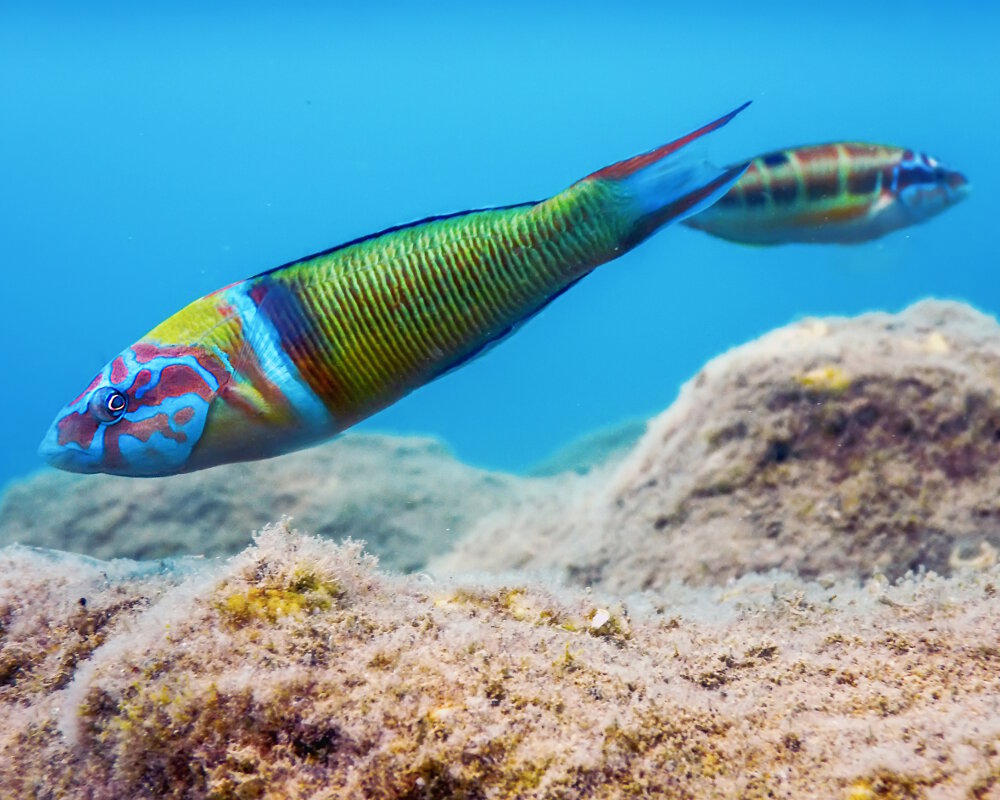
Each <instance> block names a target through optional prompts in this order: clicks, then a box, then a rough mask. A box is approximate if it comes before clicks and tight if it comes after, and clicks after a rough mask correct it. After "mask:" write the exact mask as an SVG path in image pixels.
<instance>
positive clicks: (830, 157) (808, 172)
mask: <svg viewBox="0 0 1000 800" xmlns="http://www.w3.org/2000/svg"><path fill="white" fill-rule="evenodd" d="M968 192H969V184H968V181H967V180H966V179H965V176H963V175H962V174H961V173H960V172H955V171H953V170H950V169H948V168H946V167H945V166H944V165H942V164H941V163H940V162H939V161H938V160H937V159H935V158H933V157H932V156H928V155H925V154H922V153H916V152H914V151H912V150H906V149H904V148H902V147H890V146H886V145H878V144H863V143H859V142H839V143H834V144H821V145H810V146H807V147H795V148H789V149H786V150H776V151H774V152H771V153H767V154H765V155H761V156H757V157H756V158H754V159H752V160H751V161H750V167H749V168H748V169H747V171H746V173H744V175H743V177H741V178H740V180H739V181H737V183H736V184H735V185H734V186H733V188H732V189H730V190H729V191H728V192H727V193H726V194H725V195H723V196H722V197H721V198H720V199H719V201H718V202H717V203H716V204H715V205H713V206H711V207H710V208H708V209H705V210H704V211H702V212H700V213H699V214H696V215H694V216H692V217H690V218H688V219H686V220H684V224H685V225H688V226H690V227H692V228H697V229H699V230H702V231H705V232H706V233H709V234H712V235H713V236H718V237H719V238H722V239H728V240H730V241H733V242H740V243H742V244H788V243H792V242H806V243H837V244H853V243H857V242H866V241H869V240H871V239H877V238H879V237H880V236H884V235H885V234H887V233H889V232H891V231H894V230H897V229H899V228H905V227H907V226H909V225H915V224H917V223H919V222H923V221H925V220H927V219H929V218H930V217H932V216H934V215H935V214H939V213H940V212H942V211H944V210H945V209H946V208H948V207H949V206H952V205H954V204H955V203H957V202H959V201H960V200H962V199H963V198H964V197H965V196H966V195H967V194H968Z"/></svg>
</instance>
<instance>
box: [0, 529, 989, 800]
mask: <svg viewBox="0 0 1000 800" xmlns="http://www.w3.org/2000/svg"><path fill="white" fill-rule="evenodd" d="M998 579H1000V569H998V568H997V567H991V568H989V569H986V570H984V571H981V572H978V573H971V574H969V575H968V576H966V577H955V578H950V579H945V578H939V577H936V576H924V577H922V578H919V579H911V580H908V581H905V582H902V583H900V584H898V585H895V586H893V585H889V584H888V583H887V582H886V581H885V580H881V579H880V580H875V581H872V582H870V583H869V584H868V585H866V586H864V587H860V588H859V587H857V586H855V585H852V584H850V583H840V584H834V585H831V584H826V585H825V586H824V585H820V584H818V583H813V582H807V581H803V580H802V579H800V578H797V577H795V576H790V575H771V576H767V577H763V576H748V577H745V578H742V579H740V580H738V581H736V582H734V583H732V584H731V585H730V586H728V587H725V588H718V587H701V588H698V587H681V586H678V585H670V586H666V587H664V590H663V591H662V592H661V593H660V594H658V595H656V596H652V595H650V596H647V597H645V598H633V599H631V600H628V601H627V602H622V601H621V600H616V599H613V598H608V597H605V596H602V595H599V594H595V593H589V592H584V591H581V590H560V591H556V590H552V589H546V588H542V587H540V586H539V585H537V584H533V583H531V582H530V581H527V580H523V579H519V580H516V581H513V582H512V581H504V582H499V581H498V582H493V583H486V584H483V583H474V582H468V581H461V582H452V581H449V582H432V581H430V580H429V579H427V578H426V577H405V578H404V577H389V576H387V575H385V574H382V573H380V572H379V571H378V569H377V567H376V564H375V562H374V559H372V558H371V557H368V556H366V555H364V554H363V553H362V551H361V549H360V547H359V546H358V545H357V544H354V543H347V544H343V545H337V544H334V543H332V542H329V541H327V540H322V539H317V538H311V537H306V536H301V535H299V534H296V533H294V532H291V531H289V530H288V529H287V527H284V526H279V527H277V528H273V529H269V530H267V531H265V532H264V533H263V534H261V535H259V536H258V537H257V539H256V542H255V544H254V545H253V546H251V547H249V548H248V549H247V550H245V551H244V552H242V553H241V554H239V555H237V556H235V557H233V558H232V559H231V560H229V561H228V562H220V561H210V560H201V561H198V560H194V559H188V560H184V561H181V562H176V563H173V564H130V563H128V562H116V563H111V564H104V563H101V562H95V561H93V560H86V559H81V558H80V557H77V556H67V555H62V556H59V555H47V554H42V553H39V552H37V551H32V550H29V549H27V548H7V549H6V550H3V551H0V664H4V665H6V666H5V667H4V672H3V676H2V679H0V712H2V713H3V715H4V720H5V724H4V726H2V728H0V796H4V797H66V798H88V800H103V799H104V798H121V797H136V798H138V797H209V798H246V797H257V798H263V797H268V798H307V797H308V798H327V797H328V798H341V797H343V798H347V797H379V798H385V799H386V800H394V799H400V798H452V797H464V798H560V799H562V798H564V799H565V800H571V798H579V797H609V798H610V797H635V796H647V797H654V796H655V797H670V798H674V797H676V798H700V797H708V796H727V797H736V796H739V797H804V796H823V797H848V796H849V797H867V796H901V797H923V796H931V795H941V796H960V795H964V794H966V793H970V792H972V793H975V792H978V793H979V795H981V796H986V794H987V793H988V792H989V791H990V790H991V789H990V787H994V788H995V786H996V785H997V781H998V779H1000V757H998V756H997V750H996V747H995V742H996V740H997V737H998V736H1000V717H997V715H996V713H995V709H994V708H993V705H994V703H993V700H994V698H995V697H996V691H997V680H996V674H997V667H998V665H1000V655H998V653H997V649H996V647H993V646H992V645H991V644H990V643H995V642H997V641H1000V599H998V597H997V591H996V588H995V587H996V583H997V580H998ZM81 600H85V601H86V602H85V603H81V602H80V601H81ZM890 790H891V791H890ZM904 790H905V791H904ZM891 792H896V794H895V795H893V794H892V793H891Z"/></svg>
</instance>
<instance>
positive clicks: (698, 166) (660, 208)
mask: <svg viewBox="0 0 1000 800" xmlns="http://www.w3.org/2000/svg"><path fill="white" fill-rule="evenodd" d="M748 105H750V103H749V102H746V103H744V104H743V105H741V106H740V107H739V108H737V109H735V110H733V111H730V112H729V113H728V114H726V115H725V116H722V117H719V118H718V119H717V120H715V121H713V122H710V123H708V124H707V125H703V126H702V127H700V128H698V129H697V130H695V131H692V132H691V133H689V134H687V135H686V136H682V137H680V138H679V139H675V140H674V141H672V142H669V143H668V144H665V145H663V146H661V147H658V148H656V149H655V150H650V151H649V152H648V153H643V154H642V155H638V156H633V157H632V158H628V159H625V160H624V161H619V162H618V163H617V164H612V165H611V166H609V167H604V169H600V170H598V171H597V172H595V173H593V174H591V175H588V176H587V177H586V178H584V180H585V181H586V180H598V181H608V182H611V183H615V184H618V188H619V189H620V190H623V192H624V194H625V196H626V197H627V198H628V200H629V201H631V203H632V204H633V206H634V213H635V215H636V222H635V231H634V234H633V237H634V238H633V241H631V242H630V243H629V244H630V245H635V244H638V243H639V242H641V241H642V240H643V239H645V238H646V237H647V236H649V235H651V234H652V233H653V232H654V231H656V229H657V228H660V227H662V226H663V225H666V224H667V223H669V222H673V221H676V220H680V219H684V218H685V217H689V216H691V215H693V214H697V213H698V212H699V211H701V210H703V209H705V208H707V207H708V206H710V205H712V203H714V202H715V201H716V200H718V199H719V198H720V197H721V196H722V195H723V194H725V193H726V192H727V191H728V190H729V187H730V186H732V185H733V184H734V183H735V182H736V181H737V180H739V178H740V176H741V175H742V174H743V173H744V172H745V171H746V169H747V167H748V166H749V165H750V164H749V162H747V163H743V164H736V165H734V166H730V167H713V166H712V165H711V164H708V163H706V162H699V161H697V160H695V159H692V158H688V157H686V155H687V154H684V153H681V154H678V155H674V154H675V153H677V151H679V150H681V149H682V148H684V147H685V146H686V145H688V144H690V143H691V142H694V141H696V140H697V139H700V138H701V137H702V136H704V135H705V134H708V133H711V132H712V131H715V130H718V129H719V128H721V127H722V126H723V125H725V124H726V123H727V122H729V121H730V120H731V119H732V118H733V117H735V116H736V115H737V114H739V113H740V112H741V111H742V110H743V109H745V108H746V107H747V106H748Z"/></svg>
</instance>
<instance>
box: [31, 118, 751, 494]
mask: <svg viewBox="0 0 1000 800" xmlns="http://www.w3.org/2000/svg"><path fill="white" fill-rule="evenodd" d="M745 107H746V105H744V106H741V107H740V108H738V109H736V110H735V111H733V112H731V113H729V114H727V115H725V116H723V117H721V118H719V119H717V120H715V121H714V122H711V123H709V124H708V125H705V126H704V127H702V128H699V129H698V130H696V131H694V132H693V133H691V134H688V135H687V136H683V137H681V138H680V139H677V140H675V141H673V142H671V143H669V144H666V145H663V146H662V147H660V148H658V149H656V150H653V151H650V152H649V153H646V154H643V155H639V156H635V157H633V158H630V159H627V160H625V161H621V162H619V163H617V164H613V165H611V166H609V167H605V168H604V169H601V170H599V171H597V172H595V173H593V174H592V175H589V176H588V177H586V178H584V179H582V180H580V181H578V182H576V183H575V184H573V185H572V186H571V187H569V188H568V189H566V190H565V191H563V192H561V193H559V194H557V195H555V196H554V197H552V198H550V199H548V200H545V201H542V202H537V203H536V202H532V203H523V204H520V205H515V206H509V207H503V208H494V209H487V210H480V211H470V212H464V213H460V214H456V215H451V216H447V217H437V218H431V219H427V220H423V221H421V222H417V223H414V224H411V225H404V226H401V227H397V228H392V229H389V230H387V231H383V232H382V233H379V234H375V235H373V236H370V237H365V238H363V239H360V240H356V241H353V242H349V243H347V244H345V245H341V246H339V247H336V248H333V249H332V250H328V251H325V252H322V253H318V254H316V255H313V256H309V257H307V258H304V259H300V260H299V261H295V262H292V263H289V264H285V265H284V266H281V267H278V268H276V269H273V270H270V271H268V272H265V273H262V274H260V275H257V276H256V277H253V278H250V279H247V280H244V281H241V282H239V283H235V284H232V285H230V286H227V287H225V288H223V289H220V290H218V291H216V292H214V293H212V294H210V295H207V296H205V297H203V298H201V299H199V300H196V301H195V302H193V303H191V304H190V305H189V306H187V307H186V308H184V309H183V310H181V311H180V312H178V313H177V314H175V315H173V316H172V317H170V318H169V319H167V320H166V321H164V322H163V323H161V324H160V325H158V326H157V327H156V328H154V329H153V330H152V331H150V333H148V334H147V335H146V336H144V337H143V338H142V339H141V340H140V341H138V342H136V343H135V344H134V345H132V346H131V347H129V348H127V349H126V350H125V351H124V352H122V353H121V355H119V356H118V357H116V358H115V359H113V360H112V361H111V362H110V363H109V364H107V365H106V366H105V368H104V369H103V370H102V371H101V372H100V373H99V374H98V375H97V376H96V377H95V378H94V379H93V380H92V381H91V383H90V385H89V386H88V387H87V388H86V389H84V391H83V392H82V393H81V394H80V395H79V396H78V397H77V398H76V399H75V400H73V402H71V403H70V404H69V405H67V406H66V407H65V408H64V409H63V410H62V411H61V412H60V413H59V415H58V416H57V417H56V419H55V421H54V422H53V423H52V425H51V427H50V429H49V431H48V433H47V435H46V437H45V439H44V441H43V442H42V445H41V447H40V453H41V454H42V455H43V456H44V457H45V458H46V459H47V460H48V461H49V462H50V463H51V464H52V465H54V466H56V467H60V468H62V469H67V470H71V471H76V472H109V473H113V474H118V475H130V476H152V475H168V474H173V473H178V472H187V471H191V470H195V469H202V468H205V467H210V466H214V465H217V464H221V463H226V462H231V461H240V460H249V459H257V458H266V457H269V456H274V455H278V454H281V453H285V452H288V451H290V450H294V449H297V448H300V447H305V446H308V445H311V444H314V443H316V442H318V441H321V440H323V439H326V438H328V437H330V436H332V435H334V434H336V433H337V432H339V431H342V430H344V429H345V428H347V427H349V426H351V425H353V424H354V423H356V422H358V421H359V420H361V419H364V418H365V417H367V416H369V415H371V414H373V413H374V412H376V411H378V410H379V409H381V408H384V407H385V406H387V405H389V404H390V403H392V402H394V401H395V400H398V399H399V398H400V397H402V396H403V395H405V394H407V393H408V392H410V391H412V390H413V389H416V388H418V387H419V386H422V385H423V384H425V383H427V382H428V381H431V380H433V379H434V378H436V377H437V376H439V375H441V374H443V373H444V372H447V371H448V370H451V369H454V368H456V367H458V366H460V365H461V364H463V363H465V362H467V361H468V360H469V359H471V358H473V357H474V356H476V355H477V354H479V353H480V352H482V351H483V350H484V349H485V348H486V347H488V346H490V345H491V344H494V343H496V342H498V341H499V340H501V339H502V338H504V337H505V336H507V335H508V334H510V333H511V332H512V331H513V330H514V329H515V328H516V327H517V326H518V325H519V324H520V323H522V322H524V321H525V320H527V319H528V318H529V317H531V316H532V315H533V314H535V313H537V312H538V311H540V310H541V309H542V308H544V307H545V306H546V305H547V304H548V303H550V302H551V301H552V300H553V299H555V298H556V297H557V296H558V295H559V294H561V293H562V292H564V291H565V290H566V289H568V288H569V287H570V286H572V285H573V284H574V283H575V282H577V281H578V280H580V279H581V278H583V277H584V276H586V275H587V274H588V273H589V272H590V271H591V270H593V269H594V267H596V266H598V265H599V264H601V263H604V262H605V261H609V260H611V259H613V258H615V257H617V256H619V255H621V254H622V253H624V252H626V251H627V250H629V249H631V248H633V247H635V246H636V245H637V244H639V243H640V242H641V241H643V240H644V239H645V238H646V237H648V236H650V235H651V234H652V233H653V232H655V231H656V230H657V229H658V228H660V227H662V226H663V225H666V224H667V223H669V222H671V221H672V220H675V219H678V218H680V217H683V216H685V215H687V214H691V213H695V212H697V211H698V210H700V209H701V208H704V207H705V206H706V205H708V204H710V203H712V202H714V201H715V200H716V199H718V197H719V196H720V195H722V194H723V193H725V192H726V191H727V190H728V189H729V187H730V186H731V185H732V184H733V182H734V181H736V180H737V179H738V178H739V176H740V175H741V174H742V173H743V171H744V170H745V169H746V164H739V165H736V166H732V167H727V168H724V169H717V168H714V167H711V166H709V165H707V164H689V163H686V161H685V159H683V158H682V157H677V156H675V155H674V154H675V152H676V151H678V150H680V149H681V148H682V147H684V145H686V144H688V143H689V142H691V141H693V140H695V139H697V138H699V137H701V136H703V135H704V134H707V133H709V132H711V131H713V130H716V129H717V128H719V127H721V126H722V125H724V124H726V123H727V122H728V121H729V120H730V119H732V118H733V117H734V116H735V115H736V114H737V113H739V111H741V110H742V109H743V108H745Z"/></svg>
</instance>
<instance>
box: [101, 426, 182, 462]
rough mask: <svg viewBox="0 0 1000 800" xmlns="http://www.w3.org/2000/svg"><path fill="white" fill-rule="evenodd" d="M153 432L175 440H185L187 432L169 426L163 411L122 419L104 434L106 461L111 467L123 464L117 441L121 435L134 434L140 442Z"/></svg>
mask: <svg viewBox="0 0 1000 800" xmlns="http://www.w3.org/2000/svg"><path fill="white" fill-rule="evenodd" d="M154 433H161V434H163V435H164V436H165V437H166V438H168V439H173V440H174V441H175V442H185V441H187V434H185V433H184V432H183V431H175V430H174V429H173V428H171V427H170V420H169V419H168V418H167V415H166V414H163V413H160V414H154V415H153V416H151V417H148V418H146V419H140V420H135V421H133V420H123V421H122V422H120V423H119V424H117V425H112V426H111V427H109V428H108V429H107V432H106V433H105V434H104V452H105V454H106V461H107V463H108V464H109V465H110V466H113V467H120V466H124V464H125V459H124V458H123V457H122V451H121V447H120V445H119V442H118V440H119V439H121V437H122V436H134V437H135V438H136V439H138V440H139V441H140V442H148V441H149V440H150V439H151V438H152V436H153V434H154Z"/></svg>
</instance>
